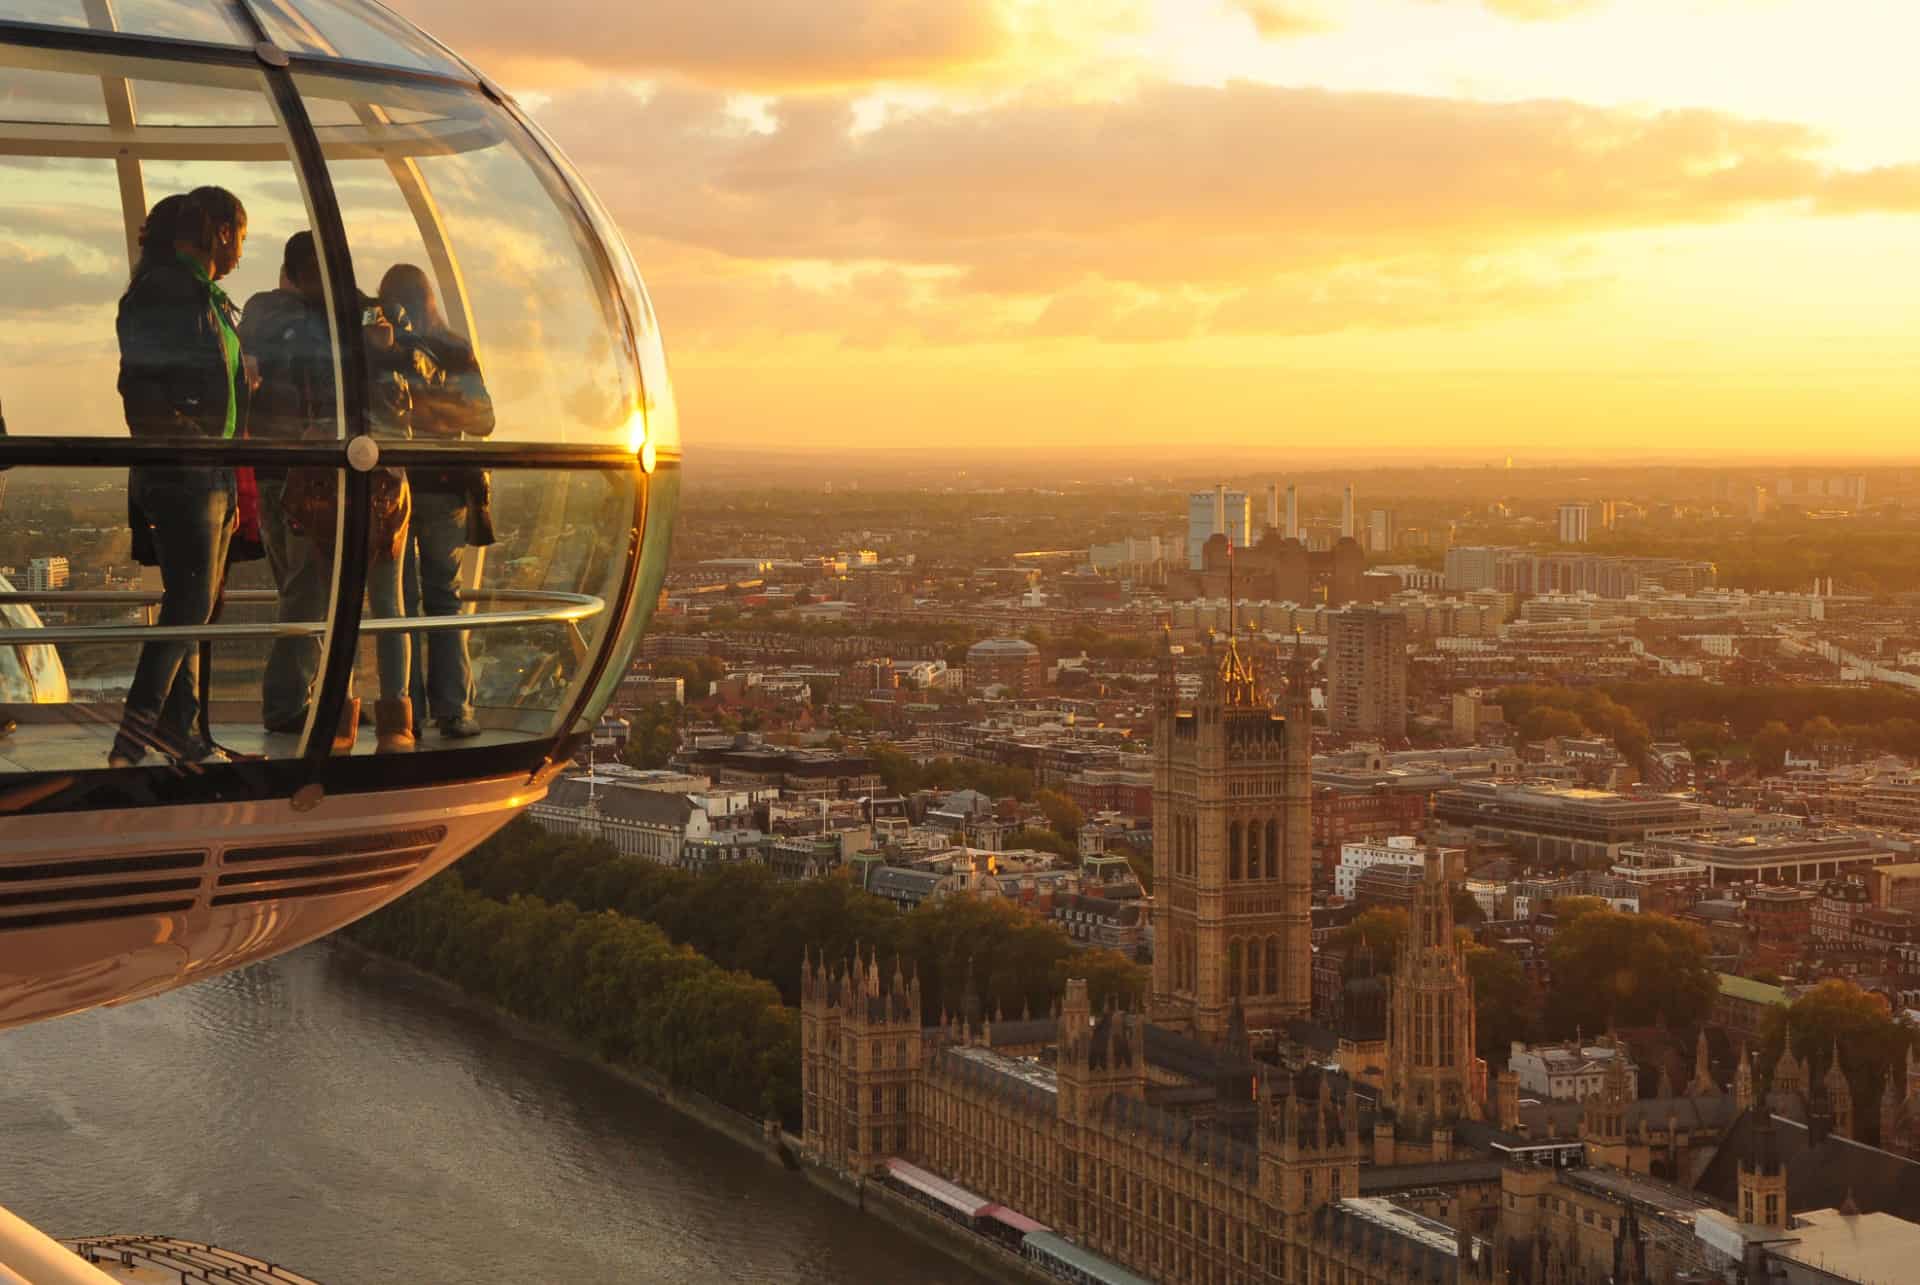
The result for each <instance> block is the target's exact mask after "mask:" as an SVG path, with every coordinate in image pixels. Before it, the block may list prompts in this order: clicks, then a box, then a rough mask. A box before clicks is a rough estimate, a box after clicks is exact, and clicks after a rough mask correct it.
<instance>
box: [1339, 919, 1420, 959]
mask: <svg viewBox="0 0 1920 1285" xmlns="http://www.w3.org/2000/svg"><path fill="white" fill-rule="evenodd" d="M1406 939H1407V912H1406V911H1404V910H1399V909H1393V908H1387V907H1376V908H1374V909H1372V910H1363V911H1361V912H1360V913H1359V914H1357V915H1355V916H1354V917H1353V918H1352V919H1349V920H1348V921H1347V922H1346V923H1345V924H1343V925H1342V926H1341V927H1340V928H1338V929H1337V930H1335V932H1334V934H1333V938H1332V941H1333V944H1334V945H1336V946H1338V947H1340V948H1342V949H1344V950H1347V951H1349V952H1351V951H1355V950H1358V949H1360V948H1361V947H1362V946H1364V947H1366V948H1367V949H1368V950H1370V951H1372V952H1373V961H1374V967H1375V968H1377V969H1379V970H1380V971H1382V972H1386V971H1388V970H1390V969H1392V968H1393V965H1394V961H1395V960H1397V959H1398V958H1399V957H1400V943H1401V942H1403V941H1405V940H1406Z"/></svg>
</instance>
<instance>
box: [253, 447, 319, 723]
mask: <svg viewBox="0 0 1920 1285" xmlns="http://www.w3.org/2000/svg"><path fill="white" fill-rule="evenodd" d="M286 489H287V484H286V482H285V480H284V479H279V478H261V479H260V542H261V543H262V544H263V545H265V546H266V551H267V566H268V568H269V569H271V570H272V572H273V584H274V587H275V588H276V589H277V590H279V593H280V610H279V615H278V619H279V620H280V621H281V622H282V623H285V622H287V621H293V620H320V621H324V620H325V619H326V618H327V611H328V609H329V608H330V607H331V606H332V605H333V559H331V558H329V557H327V556H326V555H325V554H323V553H321V551H320V549H319V547H318V546H317V545H316V544H315V543H314V542H313V540H312V539H311V538H310V537H309V536H307V535H306V534H305V533H304V532H301V531H295V530H294V529H293V528H292V527H290V526H289V525H288V524H287V513H286V508H285V503H284V496H285V494H286ZM319 673H320V639H319V638H318V637H317V636H315V637H307V638H276V639H274V640H273V647H272V649H271V650H269V651H268V653H267V675H266V681H265V682H264V683H263V684H262V691H261V698H260V720H261V722H263V723H264V724H266V726H267V727H268V728H269V729H273V730H280V731H296V732H297V731H299V730H300V728H301V727H303V726H304V725H305V724H306V721H307V706H308V705H309V704H310V703H311V702H312V700H313V684H314V681H315V679H316V678H317V677H318V675H319Z"/></svg>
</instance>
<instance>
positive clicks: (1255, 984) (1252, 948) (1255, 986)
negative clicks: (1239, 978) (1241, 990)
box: [1247, 937, 1264, 995]
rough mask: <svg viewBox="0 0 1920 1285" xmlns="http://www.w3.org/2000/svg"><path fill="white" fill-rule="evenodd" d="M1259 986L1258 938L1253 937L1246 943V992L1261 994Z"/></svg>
mask: <svg viewBox="0 0 1920 1285" xmlns="http://www.w3.org/2000/svg"><path fill="white" fill-rule="evenodd" d="M1263 993H1264V992H1263V990H1262V989H1261V986H1260V939H1259V938H1258V937H1255V938H1253V939H1252V940H1251V941H1249V942H1248V943H1247V994H1249V995H1259V994H1263Z"/></svg>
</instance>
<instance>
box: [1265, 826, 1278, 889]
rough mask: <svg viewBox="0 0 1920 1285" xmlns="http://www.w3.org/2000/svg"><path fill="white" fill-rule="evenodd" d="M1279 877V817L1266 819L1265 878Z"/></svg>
mask: <svg viewBox="0 0 1920 1285" xmlns="http://www.w3.org/2000/svg"><path fill="white" fill-rule="evenodd" d="M1279 877H1280V819H1279V818H1278V817H1270V818H1268V820H1267V878H1269V879H1278V878H1279Z"/></svg>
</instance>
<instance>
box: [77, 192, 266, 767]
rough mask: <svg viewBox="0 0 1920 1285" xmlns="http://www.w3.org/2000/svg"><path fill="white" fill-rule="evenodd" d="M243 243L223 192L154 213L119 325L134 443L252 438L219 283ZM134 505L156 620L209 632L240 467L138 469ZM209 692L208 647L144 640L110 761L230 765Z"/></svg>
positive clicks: (243, 369) (242, 366) (234, 332)
mask: <svg viewBox="0 0 1920 1285" xmlns="http://www.w3.org/2000/svg"><path fill="white" fill-rule="evenodd" d="M246 241H247V212H246V209H245V208H244V207H243V206H242V205H241V204H240V200H239V198H238V197H236V196H234V194H233V193H231V192H229V191H227V190H226V189H224V188H218V187H201V188H195V189H194V190H193V191H191V192H188V193H187V194H185V195H184V196H170V197H167V198H165V199H164V200H162V201H160V202H158V203H157V204H156V205H155V206H154V207H153V209H152V211H151V212H150V213H149V215H148V217H147V222H146V226H145V227H144V228H143V229H142V232H141V238H140V256H139V261H138V262H137V263H136V264H135V265H134V269H133V278H132V280H131V281H130V282H129V283H128V285H127V290H126V293H125V294H123V295H122V296H121V297H120V308H119V313H118V315H117V317H116V319H115V323H114V328H115V330H116V332H117V334H118V337H119V341H120V379H119V391H120V398H121V402H122V404H123V405H124V407H125V411H126V419H127V429H128V431H129V432H130V433H132V435H133V436H135V437H137V438H142V439H145V440H173V441H178V440H189V441H193V440H215V441H220V440H228V439H231V438H234V437H236V436H238V435H239V434H240V433H241V432H243V431H244V430H245V427H246V422H247V409H248V397H249V394H250V391H251V390H250V383H251V378H250V374H249V371H248V368H247V363H246V362H245V361H244V360H243V358H242V355H241V348H240V338H239V334H238V325H239V314H238V313H237V311H236V310H235V309H234V306H233V304H232V302H231V301H230V300H229V299H228V298H227V296H226V293H225V292H224V291H222V290H221V289H220V287H219V286H218V285H217V284H216V282H218V281H219V280H220V279H221V278H222V277H224V276H226V275H227V274H228V273H230V272H232V271H233V269H234V268H235V267H236V266H237V265H238V264H239V262H240V256H241V253H242V251H243V250H244V249H245V246H246ZM127 498H128V505H129V509H130V516H131V517H132V519H133V521H134V524H135V530H134V539H135V543H136V544H140V543H141V542H143V541H150V542H151V548H152V552H153V554H154V558H155V561H156V562H157V563H158V565H159V568H160V581H161V586H162V590H161V598H160V612H159V619H158V621H157V623H158V624H160V625H162V626H167V625H184V626H198V625H205V624H206V623H208V621H210V620H211V619H212V618H213V609H214V603H215V598H216V595H217V593H218V589H219V581H220V576H221V573H222V570H223V568H224V567H225V565H226V561H227V548H228V544H229V542H230V541H231V540H232V538H233V531H234V523H235V518H236V515H237V490H236V485H235V479H234V472H233V470H232V469H231V468H229V467H226V466H224V465H185V464H182V465H171V464H167V465H161V464H143V465H139V466H136V467H135V468H133V469H132V470H130V471H129V474H128V478H127ZM199 689H200V654H199V644H198V642H196V641H194V640H191V639H177V640H176V639H167V640H155V641H151V642H147V643H143V644H142V645H141V647H140V656H139V659H138V660H137V661H136V662H135V665H134V672H133V682H132V685H131V686H130V687H129V688H128V691H127V700H126V706H125V709H124V711H123V713H122V715H121V722H120V730H119V733H118V735H117V736H115V738H114V742H113V748H112V750H111V751H109V753H108V756H107V762H108V765H109V766H112V767H131V766H133V765H134V764H137V763H139V762H140V761H141V760H142V759H143V758H145V757H146V755H147V753H148V752H149V751H152V750H157V751H159V752H160V753H162V754H164V755H166V756H167V757H168V758H169V759H171V760H173V761H174V762H176V763H213V762H224V761H225V760H226V758H227V756H226V755H225V754H224V753H222V752H221V751H220V750H219V749H217V748H216V747H214V746H213V745H211V744H209V743H208V742H207V741H206V740H205V739H204V738H203V737H202V736H201V734H200V731H199V729H198V726H197V725H198V722H199V714H200V690H199Z"/></svg>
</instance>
